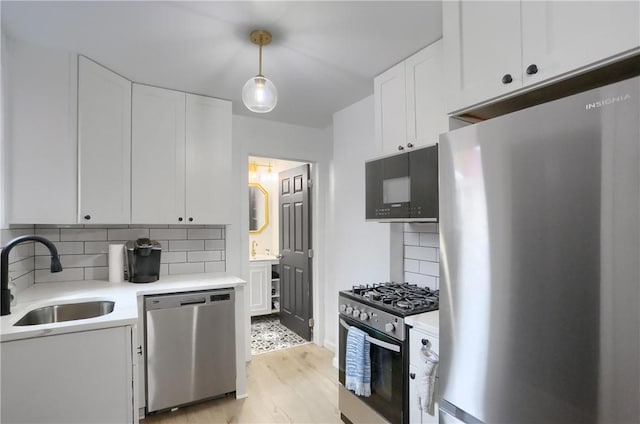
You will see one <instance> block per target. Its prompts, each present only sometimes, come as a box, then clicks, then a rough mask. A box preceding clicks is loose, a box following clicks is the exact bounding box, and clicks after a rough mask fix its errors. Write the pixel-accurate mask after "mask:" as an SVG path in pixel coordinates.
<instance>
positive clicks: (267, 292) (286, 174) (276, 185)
mask: <svg viewBox="0 0 640 424" xmlns="http://www.w3.org/2000/svg"><path fill="white" fill-rule="evenodd" d="M311 166H312V165H311V164H309V163H307V162H300V161H291V160H283V159H278V158H273V157H258V156H249V158H248V171H249V175H248V181H249V187H248V189H249V234H248V236H249V244H248V245H249V252H248V257H249V290H248V294H249V299H250V302H249V303H250V305H249V311H250V315H251V351H252V354H259V353H264V352H268V351H271V350H278V349H283V348H286V347H291V346H297V345H299V344H303V343H307V342H308V341H310V340H312V332H311V330H312V329H311V328H310V327H303V326H301V325H300V322H301V320H300V316H299V315H303V318H304V323H305V324H307V323H308V326H311V325H313V320H312V316H311V314H312V308H311V307H310V306H309V307H306V308H297V307H296V301H297V302H298V303H299V302H300V300H301V297H300V296H301V293H302V292H303V290H304V289H306V291H304V294H305V300H308V303H305V305H312V301H313V299H312V296H313V294H312V291H311V290H310V287H311V284H312V281H311V272H310V269H311V261H312V259H311V250H310V248H311V246H310V240H311V239H310V237H311V227H310V223H311V222H312V220H311V208H310V207H309V205H310V200H309V196H308V189H309V186H308V185H307V180H308V178H309V177H308V176H300V175H298V172H297V171H298V170H300V169H307V170H310V169H311ZM292 171H293V174H295V175H292V174H291V172H292ZM307 173H308V171H307ZM280 178H284V180H282V181H281V180H280ZM303 186H304V189H305V190H304V191H305V194H306V195H307V197H306V198H305V199H304V200H303V199H299V198H298V197H299V195H300V194H301V193H302V187H303ZM294 192H295V194H296V196H298V197H296V198H292V197H291V196H289V194H294ZM283 193H284V195H283ZM283 199H285V200H283ZM291 200H295V201H294V202H291ZM283 202H284V203H283ZM303 205H304V206H305V210H304V211H303V210H302V206H303ZM283 211H284V212H283ZM291 212H293V213H294V214H295V221H296V222H297V223H300V222H302V221H303V219H302V218H301V216H302V215H301V214H302V213H303V212H304V213H306V214H308V217H307V218H306V219H305V223H306V225H305V226H304V228H303V227H302V226H300V225H297V226H296V225H294V222H293V221H294V219H292V213H291ZM292 237H293V239H292ZM302 238H304V239H305V240H306V242H307V245H306V247H305V251H304V257H305V258H307V261H308V267H307V269H306V272H304V273H303V272H301V271H300V267H299V265H296V266H294V267H293V268H292V266H291V264H292V262H291V261H292V259H295V260H296V261H297V262H295V264H299V263H300V258H294V257H295V256H298V257H299V256H301V254H300V252H299V251H300V250H301V249H300V241H301V240H302ZM291 240H294V241H297V242H296V243H293V244H294V245H296V246H297V247H298V249H297V250H298V252H296V253H297V255H292V249H291V245H292V243H291ZM293 250H295V249H293ZM283 273H284V274H283ZM302 275H304V278H305V279H308V281H306V282H305V281H303V279H302V278H301V276H302ZM292 277H293V278H292ZM292 283H293V284H292ZM307 298H308V299H307ZM298 309H299V310H303V311H304V313H303V314H300V313H294V314H292V310H293V311H296V310H298ZM305 314H308V316H304V315H305ZM293 316H295V317H296V318H297V319H296V320H292V317H293ZM301 330H302V331H301Z"/></svg>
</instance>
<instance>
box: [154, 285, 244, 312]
mask: <svg viewBox="0 0 640 424" xmlns="http://www.w3.org/2000/svg"><path fill="white" fill-rule="evenodd" d="M234 301H235V296H234V290H233V289H232V288H227V289H212V290H205V291H195V292H182V293H168V294H158V295H147V296H145V297H144V309H145V311H146V312H149V311H157V310H159V309H171V308H189V307H191V308H198V307H204V306H213V305H214V304H215V305H220V304H222V303H233V302H234Z"/></svg>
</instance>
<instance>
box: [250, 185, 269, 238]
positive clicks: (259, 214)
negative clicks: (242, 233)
mask: <svg viewBox="0 0 640 424" xmlns="http://www.w3.org/2000/svg"><path fill="white" fill-rule="evenodd" d="M268 225H269V193H268V192H267V190H265V189H264V187H262V186H261V185H260V184H259V183H249V233H251V234H259V233H261V232H262V231H264V229H265V228H267V226H268Z"/></svg>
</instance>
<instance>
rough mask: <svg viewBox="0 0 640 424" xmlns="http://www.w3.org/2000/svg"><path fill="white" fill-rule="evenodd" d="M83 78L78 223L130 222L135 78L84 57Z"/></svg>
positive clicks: (81, 69)
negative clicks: (130, 78) (131, 80)
mask: <svg viewBox="0 0 640 424" xmlns="http://www.w3.org/2000/svg"><path fill="white" fill-rule="evenodd" d="M78 79H79V81H78V148H79V165H78V166H79V175H80V177H79V181H78V183H79V190H78V191H79V216H78V222H80V223H87V224H128V223H129V222H130V218H131V203H130V199H131V82H130V81H128V80H126V79H124V78H122V77H121V76H119V75H118V74H116V73H114V72H111V71H109V70H108V69H106V68H103V67H102V66H100V65H98V64H97V63H95V62H93V61H91V60H89V59H87V58H85V57H82V56H81V57H80V58H79V72H78Z"/></svg>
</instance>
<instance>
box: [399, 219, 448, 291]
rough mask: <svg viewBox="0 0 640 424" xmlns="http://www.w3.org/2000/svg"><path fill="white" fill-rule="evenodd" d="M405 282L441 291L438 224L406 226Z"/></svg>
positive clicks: (404, 248) (404, 247)
mask: <svg viewBox="0 0 640 424" xmlns="http://www.w3.org/2000/svg"><path fill="white" fill-rule="evenodd" d="M403 233H404V243H403V245H404V246H403V250H404V254H403V257H404V281H405V282H407V283H411V284H417V285H419V286H422V287H429V288H431V289H434V290H439V289H440V235H439V234H438V224H404V228H403Z"/></svg>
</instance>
